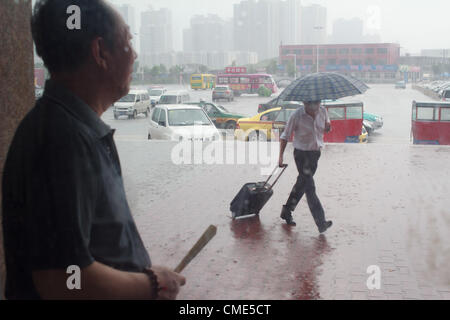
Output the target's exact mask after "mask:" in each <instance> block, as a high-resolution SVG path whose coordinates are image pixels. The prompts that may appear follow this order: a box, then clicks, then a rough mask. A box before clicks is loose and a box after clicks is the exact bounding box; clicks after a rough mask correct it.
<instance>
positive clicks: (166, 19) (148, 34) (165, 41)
mask: <svg viewBox="0 0 450 320" xmlns="http://www.w3.org/2000/svg"><path fill="white" fill-rule="evenodd" d="M140 39H141V50H140V57H141V58H140V61H141V62H142V63H141V64H142V65H149V64H151V63H150V61H147V60H148V59H147V58H148V57H149V56H151V55H152V54H159V53H167V52H170V51H172V50H173V36H172V13H171V11H170V10H169V9H165V8H163V9H159V10H147V11H144V12H142V13H141V31H140Z"/></svg>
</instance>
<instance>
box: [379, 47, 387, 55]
mask: <svg viewBox="0 0 450 320" xmlns="http://www.w3.org/2000/svg"><path fill="white" fill-rule="evenodd" d="M377 53H380V54H386V53H388V49H387V48H378V49H377Z"/></svg>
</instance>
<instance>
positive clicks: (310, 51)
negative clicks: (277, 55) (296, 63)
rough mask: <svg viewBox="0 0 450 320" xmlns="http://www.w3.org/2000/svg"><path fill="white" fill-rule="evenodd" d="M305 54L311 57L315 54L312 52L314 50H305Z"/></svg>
mask: <svg viewBox="0 0 450 320" xmlns="http://www.w3.org/2000/svg"><path fill="white" fill-rule="evenodd" d="M303 54H307V55H311V54H313V51H312V49H305V50H303Z"/></svg>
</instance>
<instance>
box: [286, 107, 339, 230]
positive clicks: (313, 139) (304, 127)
mask: <svg viewBox="0 0 450 320" xmlns="http://www.w3.org/2000/svg"><path fill="white" fill-rule="evenodd" d="M303 104H304V107H300V108H298V110H297V111H296V112H295V113H294V114H293V115H292V116H291V117H290V119H289V121H288V123H287V125H286V128H285V130H284V132H283V134H282V135H281V137H280V157H279V165H280V167H281V166H283V154H284V150H285V149H286V145H287V142H288V140H289V138H290V137H291V136H292V134H294V143H293V144H294V148H295V151H294V159H295V164H296V165H297V169H298V172H299V175H298V178H297V182H296V183H295V185H294V187H293V188H292V191H291V194H290V196H289V198H288V200H287V202H286V204H285V205H284V206H283V209H282V211H281V218H282V219H284V220H286V223H287V224H288V225H290V226H295V225H296V223H295V221H294V219H293V218H292V212H293V211H294V210H295V208H296V206H297V204H298V203H299V201H300V200H301V198H302V197H303V195H304V194H306V199H307V201H308V206H309V209H310V210H311V214H312V216H313V218H314V221H315V223H316V225H317V227H318V228H319V232H320V233H323V232H325V231H326V230H327V229H328V228H329V227H331V225H332V222H331V221H326V220H325V212H324V210H323V207H322V204H321V203H320V200H319V198H318V197H317V194H316V187H315V184H314V178H313V177H314V174H315V173H316V170H317V163H318V161H319V158H320V150H321V148H322V147H323V146H324V143H323V135H324V133H325V132H329V131H330V130H331V124H330V119H329V117H328V113H327V110H326V109H325V108H324V107H323V106H321V103H320V101H313V102H304V103H303Z"/></svg>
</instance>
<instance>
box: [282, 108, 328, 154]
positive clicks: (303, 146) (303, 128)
mask: <svg viewBox="0 0 450 320" xmlns="http://www.w3.org/2000/svg"><path fill="white" fill-rule="evenodd" d="M327 122H330V118H329V117H328V112H327V109H325V108H324V107H323V106H320V108H319V111H318V112H317V115H316V118H315V119H314V118H313V117H311V116H310V115H309V114H307V113H306V111H305V107H304V106H302V107H300V108H298V109H297V111H295V112H294V113H293V114H292V115H291V117H290V118H289V120H288V122H287V125H286V128H285V129H284V131H283V134H282V135H281V137H280V139H283V140H287V141H289V139H290V137H291V136H292V133H294V142H293V144H294V148H295V149H299V150H302V151H319V150H320V149H321V148H322V147H323V146H324V143H323V134H324V132H325V124H326V123H327Z"/></svg>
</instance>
